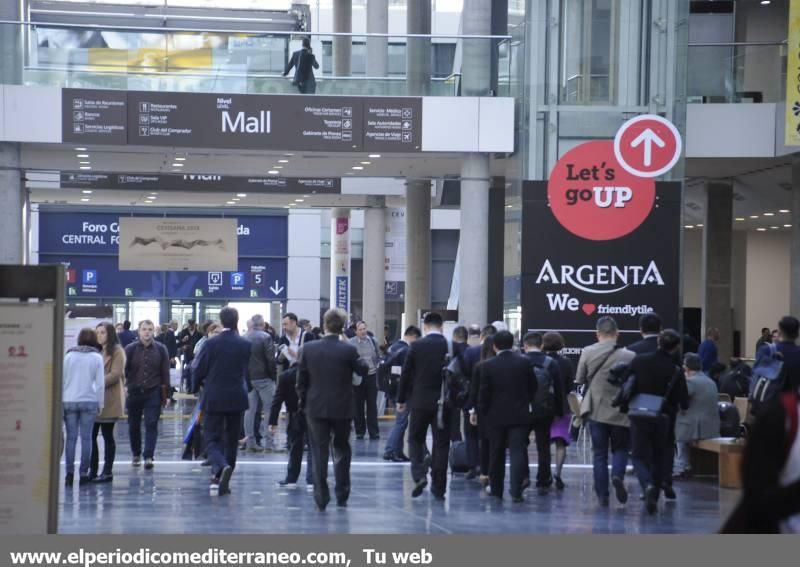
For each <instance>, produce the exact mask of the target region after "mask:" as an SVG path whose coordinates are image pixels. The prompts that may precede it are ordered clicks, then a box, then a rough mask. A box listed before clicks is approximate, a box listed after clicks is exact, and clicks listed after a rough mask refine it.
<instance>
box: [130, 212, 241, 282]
mask: <svg viewBox="0 0 800 567" xmlns="http://www.w3.org/2000/svg"><path fill="white" fill-rule="evenodd" d="M236 225H237V223H236V219H209V218H169V219H166V218H140V217H121V218H120V219H119V269H120V270H165V271H198V272H210V271H218V272H222V271H230V272H236V271H237V266H238V262H237V259H238V255H239V250H238V248H239V246H238V237H237V234H236Z"/></svg>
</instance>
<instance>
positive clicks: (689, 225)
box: [683, 224, 694, 228]
mask: <svg viewBox="0 0 800 567" xmlns="http://www.w3.org/2000/svg"><path fill="white" fill-rule="evenodd" d="M683 228H694V225H693V224H687V225H686V226H684V227H683Z"/></svg>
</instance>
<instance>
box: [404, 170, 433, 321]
mask: <svg viewBox="0 0 800 567" xmlns="http://www.w3.org/2000/svg"><path fill="white" fill-rule="evenodd" d="M430 307H431V184H430V181H418V180H415V181H412V180H409V181H408V182H407V183H406V295H405V309H404V310H405V314H406V325H412V324H414V325H416V324H417V311H419V310H420V309H429V308H430Z"/></svg>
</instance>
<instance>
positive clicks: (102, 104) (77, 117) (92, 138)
mask: <svg viewBox="0 0 800 567" xmlns="http://www.w3.org/2000/svg"><path fill="white" fill-rule="evenodd" d="M127 105H128V95H127V93H126V92H125V91H112V90H93V89H62V91H61V110H62V116H61V131H62V139H63V140H64V141H65V142H79V143H84V144H113V145H123V144H126V143H127V138H128V111H127Z"/></svg>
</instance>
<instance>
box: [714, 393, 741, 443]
mask: <svg viewBox="0 0 800 567" xmlns="http://www.w3.org/2000/svg"><path fill="white" fill-rule="evenodd" d="M717 407H718V408H719V435H720V437H737V438H738V437H740V436H741V434H742V431H741V424H740V422H739V410H738V409H736V406H735V405H733V404H730V403H728V402H718V403H717Z"/></svg>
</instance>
